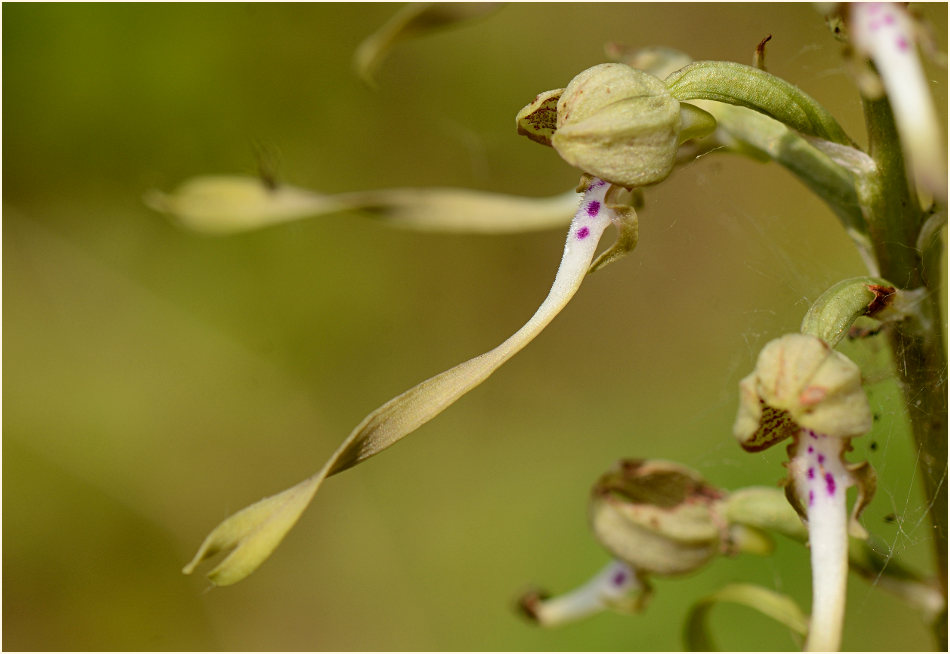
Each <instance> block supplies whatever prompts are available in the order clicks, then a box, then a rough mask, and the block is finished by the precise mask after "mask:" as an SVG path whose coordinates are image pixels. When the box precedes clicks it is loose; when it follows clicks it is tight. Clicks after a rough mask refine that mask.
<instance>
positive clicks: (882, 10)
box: [847, 2, 947, 203]
mask: <svg viewBox="0 0 950 654" xmlns="http://www.w3.org/2000/svg"><path fill="white" fill-rule="evenodd" d="M847 27H848V35H849V38H850V40H851V45H852V46H853V47H854V49H855V51H856V52H857V54H858V55H859V56H861V57H866V58H868V59H870V60H871V61H872V62H873V63H874V67H875V68H876V70H877V73H878V74H879V75H880V80H881V83H882V84H883V86H884V90H885V91H886V92H887V99H888V102H890V105H891V108H892V109H893V111H894V119H895V121H896V122H897V130H898V132H899V134H900V139H901V146H902V149H903V151H904V158H905V160H906V163H907V166H908V167H909V169H910V170H909V172H910V177H911V179H912V180H913V181H914V182H916V184H917V186H918V188H919V189H922V190H924V191H926V192H927V193H929V194H933V195H934V196H936V197H937V198H938V199H940V200H942V201H943V202H944V203H946V200H947V154H946V151H945V149H944V143H945V139H944V136H943V133H942V131H941V128H940V122H939V121H938V120H937V112H936V110H935V108H934V103H933V97H932V94H931V92H930V88H929V86H928V83H927V77H926V75H924V71H923V68H922V67H921V64H920V59H919V58H918V56H917V41H918V39H917V34H918V30H917V26H916V24H915V22H914V19H913V18H912V17H911V16H910V14H909V13H908V11H907V8H906V7H905V6H904V5H903V4H900V3H888V2H867V3H864V2H855V3H851V4H849V5H848V7H847ZM864 87H865V88H864V92H865V94H866V95H869V94H871V95H873V94H874V91H875V90H876V89H873V88H871V87H870V85H868V84H864Z"/></svg>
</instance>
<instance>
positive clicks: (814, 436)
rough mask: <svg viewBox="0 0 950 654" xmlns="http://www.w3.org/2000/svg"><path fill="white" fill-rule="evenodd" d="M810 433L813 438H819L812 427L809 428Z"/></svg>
mask: <svg viewBox="0 0 950 654" xmlns="http://www.w3.org/2000/svg"><path fill="white" fill-rule="evenodd" d="M808 435H809V436H811V437H812V438H818V436H816V435H815V432H813V431H812V430H811V429H809V430H808Z"/></svg>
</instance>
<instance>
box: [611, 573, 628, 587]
mask: <svg viewBox="0 0 950 654" xmlns="http://www.w3.org/2000/svg"><path fill="white" fill-rule="evenodd" d="M610 581H611V582H613V585H614V586H623V584H624V583H625V582H626V581H627V573H626V572H624V571H623V570H619V571H617V572H616V573H614V576H613V579H611V580H610Z"/></svg>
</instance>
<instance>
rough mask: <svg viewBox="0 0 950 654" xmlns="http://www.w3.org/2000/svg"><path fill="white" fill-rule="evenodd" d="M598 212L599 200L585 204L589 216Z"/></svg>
mask: <svg viewBox="0 0 950 654" xmlns="http://www.w3.org/2000/svg"><path fill="white" fill-rule="evenodd" d="M598 212H600V202H598V201H597V200H594V201H593V202H591V203H590V204H588V205H587V215H588V216H590V217H591V218H593V217H594V216H596V215H597V214H598Z"/></svg>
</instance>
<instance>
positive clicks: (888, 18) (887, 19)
mask: <svg viewBox="0 0 950 654" xmlns="http://www.w3.org/2000/svg"><path fill="white" fill-rule="evenodd" d="M884 22H885V23H887V24H888V25H893V24H894V14H887V15H886V16H885V17H884Z"/></svg>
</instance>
